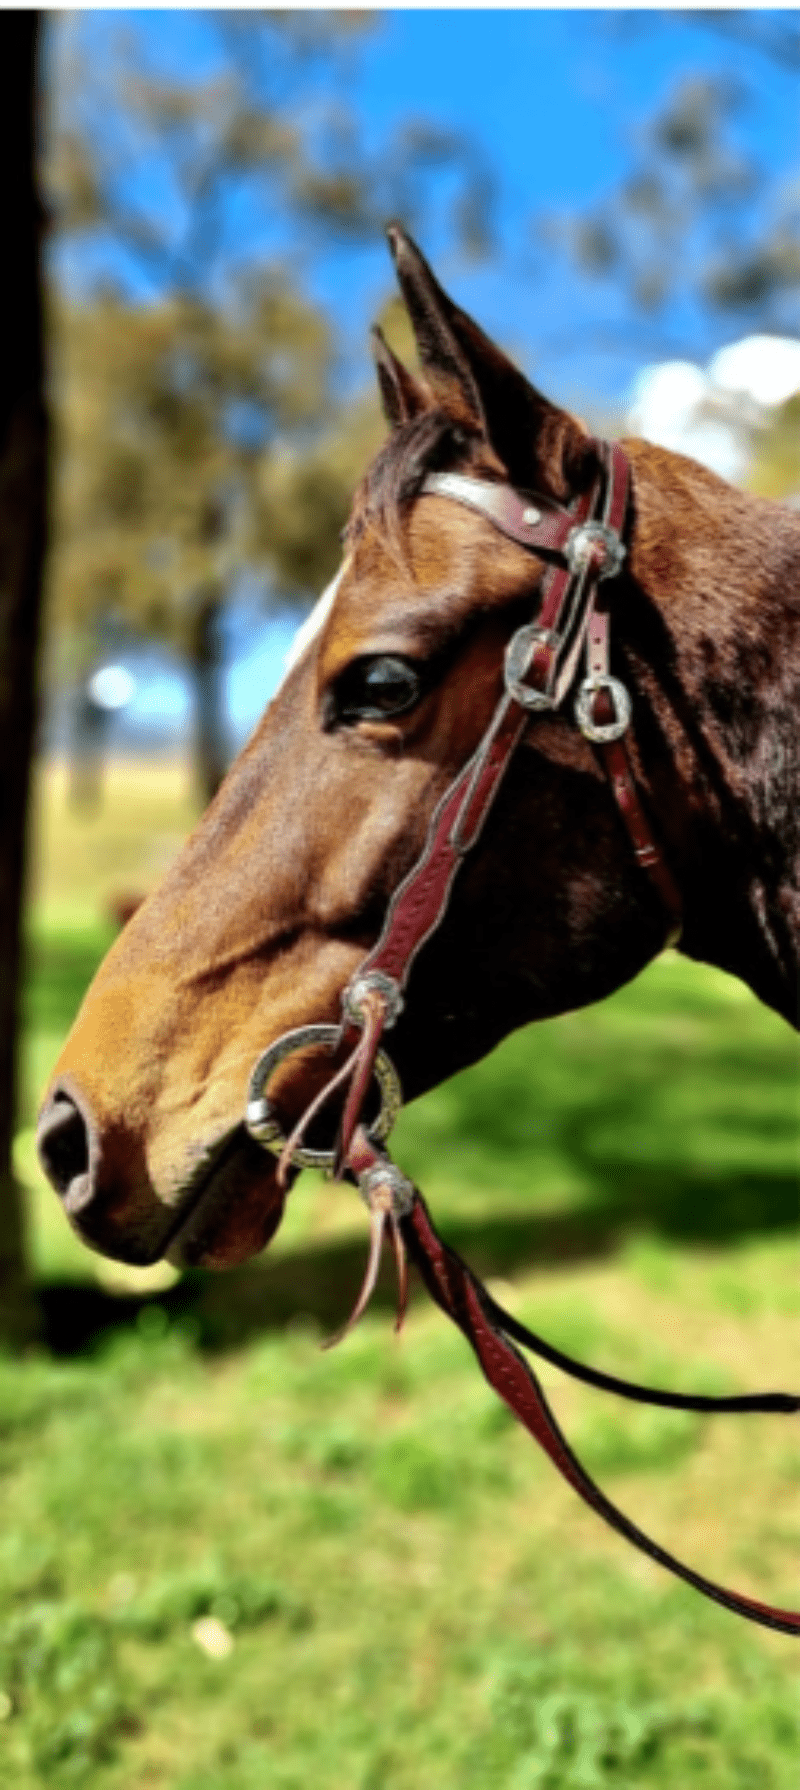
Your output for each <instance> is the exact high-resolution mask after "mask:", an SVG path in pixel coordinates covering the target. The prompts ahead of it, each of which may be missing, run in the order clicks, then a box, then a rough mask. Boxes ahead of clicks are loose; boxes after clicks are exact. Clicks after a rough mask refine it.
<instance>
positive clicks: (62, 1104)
mask: <svg viewBox="0 0 800 1790" xmlns="http://www.w3.org/2000/svg"><path fill="white" fill-rule="evenodd" d="M36 1143H37V1148H38V1151H39V1161H40V1162H41V1165H42V1168H43V1169H44V1172H45V1174H46V1175H47V1178H48V1180H49V1181H52V1184H53V1186H54V1188H55V1190H56V1193H57V1194H59V1195H60V1197H61V1199H63V1200H68V1199H69V1196H70V1193H72V1194H73V1197H74V1196H75V1195H77V1194H78V1193H79V1192H80V1191H83V1189H79V1187H78V1185H77V1183H79V1182H83V1183H84V1185H85V1184H86V1182H87V1181H88V1170H89V1132H88V1128H87V1125H86V1121H85V1119H84V1117H83V1114H82V1113H81V1111H80V1109H79V1108H78V1107H77V1106H76V1104H75V1101H74V1100H73V1099H71V1097H70V1095H69V1094H65V1093H64V1092H63V1090H61V1089H59V1090H58V1092H57V1093H55V1094H54V1095H53V1097H52V1099H51V1100H50V1101H49V1102H48V1105H47V1106H46V1107H45V1109H44V1112H43V1113H42V1116H41V1118H40V1120H39V1127H38V1131H37V1134H36Z"/></svg>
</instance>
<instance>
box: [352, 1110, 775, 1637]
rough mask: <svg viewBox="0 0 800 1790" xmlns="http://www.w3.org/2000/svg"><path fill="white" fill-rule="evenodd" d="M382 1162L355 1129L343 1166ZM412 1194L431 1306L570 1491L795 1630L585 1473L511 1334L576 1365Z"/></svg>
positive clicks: (725, 1599)
mask: <svg viewBox="0 0 800 1790" xmlns="http://www.w3.org/2000/svg"><path fill="white" fill-rule="evenodd" d="M382 1162H383V1163H385V1164H386V1167H387V1170H388V1179H389V1180H390V1179H391V1176H392V1175H395V1176H396V1172H397V1171H396V1170H394V1165H393V1164H392V1163H391V1162H389V1160H388V1158H386V1157H385V1156H384V1154H383V1152H379V1151H377V1150H375V1149H374V1148H373V1146H372V1145H371V1144H370V1143H369V1141H368V1139H367V1138H366V1136H365V1133H364V1132H363V1131H362V1130H359V1131H358V1132H357V1133H356V1138H355V1140H354V1145H353V1149H352V1151H351V1154H350V1158H349V1166H350V1168H351V1170H352V1172H353V1173H354V1174H355V1175H356V1176H357V1177H363V1176H364V1175H365V1174H371V1175H372V1176H376V1175H378V1173H379V1170H380V1166H381V1163H382ZM405 1186H406V1189H407V1190H408V1193H409V1195H410V1197H409V1198H407V1199H405V1200H404V1202H403V1210H402V1212H401V1214H400V1216H399V1219H398V1222H399V1225H400V1228H401V1231H402V1235H403V1238H404V1241H405V1244H406V1247H407V1249H408V1253H409V1255H410V1256H411V1259H412V1260H413V1261H414V1262H415V1264H416V1266H417V1268H418V1269H419V1272H420V1274H421V1276H422V1279H423V1281H424V1283H425V1285H426V1287H427V1289H428V1292H429V1293H430V1294H431V1297H432V1298H433V1299H434V1301H435V1303H436V1304H437V1305H438V1306H439V1307H440V1308H441V1310H442V1311H443V1312H445V1313H446V1315H447V1316H448V1317H449V1318H451V1319H452V1320H453V1322H454V1323H455V1324H457V1325H458V1328H459V1330H460V1331H461V1332H462V1335H464V1336H465V1337H466V1339H467V1342H468V1343H469V1344H470V1347H471V1348H472V1349H473V1351H474V1353H475V1355H476V1357H477V1359H478V1362H479V1364H480V1367H481V1369H482V1371H483V1373H484V1375H485V1377H486V1379H487V1380H488V1382H489V1385H490V1386H491V1387H492V1388H493V1389H494V1391H495V1392H497V1393H498V1394H499V1396H500V1397H501V1398H502V1399H503V1401H504V1402H505V1404H507V1405H508V1407H509V1409H510V1410H511V1411H512V1412H513V1413H514V1416H515V1417H517V1418H518V1419H519V1421H520V1422H521V1423H522V1424H524V1426H525V1428H526V1429H527V1431H528V1433H529V1434H530V1435H531V1436H532V1437H533V1439H534V1441H536V1442H538V1443H539V1445H540V1447H541V1448H543V1449H544V1451H545V1453H546V1454H547V1455H549V1457H550V1459H551V1461H552V1462H553V1464H554V1466H555V1467H557V1468H558V1471H559V1472H560V1473H561V1475H562V1477H563V1478H564V1479H566V1481H567V1483H568V1484H569V1485H571V1486H572V1488H573V1491H575V1492H577V1493H578V1496H579V1497H580V1498H582V1499H583V1500H584V1502H585V1503H586V1504H588V1505H589V1506H590V1508H591V1509H592V1510H594V1511H596V1512H597V1514H598V1516H601V1517H602V1518H603V1519H604V1521H605V1522H606V1523H608V1524H609V1526H610V1527H611V1528H612V1529H615V1530H616V1532H617V1533H618V1534H619V1535H621V1536H623V1538H624V1539H625V1540H626V1541H628V1542H630V1543H631V1544H632V1546H633V1547H635V1548H638V1549H639V1550H640V1551H641V1552H642V1553H643V1554H647V1555H648V1556H649V1558H650V1559H651V1560H655V1561H656V1563H657V1564H658V1565H659V1566H663V1567H665V1568H666V1570H667V1571H668V1572H671V1573H674V1574H675V1576H676V1577H677V1578H680V1579H683V1580H684V1581H685V1582H686V1584H687V1585H691V1586H692V1588H693V1589H694V1590H695V1591H699V1592H700V1593H701V1595H702V1596H703V1597H708V1598H711V1599H712V1600H713V1601H714V1602H715V1603H718V1604H721V1605H722V1606H723V1607H724V1608H725V1609H727V1610H731V1611H732V1612H733V1613H734V1614H735V1615H737V1616H743V1617H744V1618H746V1620H747V1621H749V1622H756V1623H759V1624H761V1625H762V1626H763V1627H765V1628H772V1629H777V1630H780V1631H781V1632H782V1633H783V1634H789V1635H800V1611H795V1610H784V1609H781V1608H779V1607H777V1606H774V1605H772V1604H765V1603H761V1602H760V1601H759V1600H758V1599H756V1598H751V1597H746V1596H744V1594H743V1593H741V1592H738V1591H731V1590H729V1589H728V1588H727V1587H726V1586H723V1585H718V1584H716V1583H715V1582H714V1580H713V1579H708V1578H706V1577H705V1576H704V1575H703V1574H702V1573H698V1572H695V1571H694V1569H693V1568H692V1567H690V1566H686V1565H685V1564H684V1562H683V1561H681V1560H678V1559H677V1558H676V1556H675V1555H674V1554H671V1553H670V1552H669V1551H668V1550H667V1549H666V1548H663V1547H662V1546H661V1545H660V1543H659V1542H656V1541H653V1540H652V1539H651V1537H650V1536H648V1535H646V1534H645V1533H644V1531H643V1530H642V1529H640V1528H639V1527H638V1525H637V1524H636V1523H633V1522H632V1521H631V1519H630V1518H629V1517H627V1516H625V1514H624V1512H623V1511H621V1510H619V1509H618V1507H617V1505H616V1504H613V1503H612V1501H611V1499H610V1498H607V1497H606V1494H605V1493H604V1492H603V1491H601V1489H600V1487H599V1486H598V1485H597V1484H596V1483H595V1481H594V1480H593V1479H592V1478H591V1476H590V1475H589V1474H588V1473H587V1472H586V1469H585V1468H584V1467H583V1466H582V1464H581V1462H580V1461H579V1460H578V1458H577V1456H576V1455H575V1454H574V1452H573V1450H572V1449H571V1447H570V1445H569V1443H568V1442H567V1440H566V1437H565V1436H564V1434H563V1432H562V1430H561V1428H560V1426H559V1424H558V1422H557V1420H556V1417H555V1415H554V1413H553V1411H552V1410H551V1408H550V1405H549V1403H548V1401H547V1398H546V1396H545V1393H544V1391H543V1389H542V1386H541V1384H540V1382H539V1381H538V1379H537V1378H536V1375H535V1374H534V1373H533V1371H532V1369H531V1368H530V1367H529V1366H528V1363H527V1362H526V1361H525V1360H523V1357H522V1356H521V1355H520V1353H519V1350H518V1349H516V1348H515V1347H514V1343H513V1342H512V1340H511V1338H512V1336H513V1337H515V1338H516V1340H518V1341H522V1342H524V1343H526V1344H527V1345H528V1346H531V1347H533V1348H535V1349H536V1351H537V1353H540V1354H544V1355H545V1356H548V1357H549V1358H550V1359H551V1360H555V1361H556V1365H557V1366H560V1367H566V1368H567V1370H568V1371H569V1372H574V1371H575V1368H576V1365H577V1364H576V1363H574V1362H571V1361H570V1360H569V1358H568V1357H563V1356H561V1357H560V1358H559V1352H558V1351H555V1350H551V1349H549V1348H548V1347H547V1345H544V1347H543V1346H542V1343H541V1339H540V1338H538V1337H536V1336H535V1335H534V1334H533V1332H531V1331H527V1330H526V1329H525V1326H524V1325H521V1324H519V1323H517V1321H516V1320H515V1319H513V1318H511V1317H510V1315H509V1314H508V1313H507V1312H505V1311H503V1309H502V1306H500V1305H498V1304H497V1302H496V1301H495V1300H493V1299H491V1298H490V1296H489V1294H488V1293H487V1292H486V1289H485V1287H483V1286H482V1285H481V1282H480V1281H479V1280H478V1279H477V1277H476V1275H474V1274H473V1273H472V1271H471V1269H470V1268H468V1267H467V1265H466V1263H465V1262H463V1261H462V1260H461V1257H460V1256H459V1255H458V1254H457V1253H456V1251H455V1250H454V1249H451V1248H450V1247H449V1245H448V1244H446V1243H443V1241H442V1239H441V1237H439V1235H438V1233H437V1231H436V1228H435V1226H434V1224H433V1220H432V1218H431V1215H430V1213H429V1211H428V1208H427V1206H426V1204H425V1201H424V1199H423V1197H422V1194H421V1193H420V1192H419V1189H418V1188H416V1187H412V1185H411V1183H405ZM578 1377H582V1378H586V1379H589V1378H590V1377H591V1379H592V1380H593V1382H594V1383H595V1384H600V1383H601V1380H603V1379H605V1380H606V1383H607V1384H609V1383H610V1382H611V1376H597V1375H594V1374H591V1375H590V1374H589V1373H583V1374H579V1376H578ZM623 1387H625V1388H626V1396H635V1397H644V1398H648V1395H647V1393H646V1392H645V1390H644V1389H643V1388H632V1387H629V1386H628V1384H627V1383H626V1382H621V1383H620V1382H615V1383H613V1384H611V1385H610V1389H611V1390H614V1391H619V1390H622V1388H623ZM649 1402H653V1403H662V1404H667V1405H676V1404H679V1403H682V1404H683V1408H684V1409H696V1410H698V1409H699V1410H713V1409H718V1408H720V1407H719V1404H718V1403H717V1402H716V1401H713V1400H707V1401H701V1400H700V1399H693V1398H692V1396H691V1395H686V1397H685V1398H684V1399H681V1395H679V1394H672V1393H667V1394H658V1393H656V1394H651V1395H650V1398H649ZM736 1408H738V1409H740V1410H765V1409H771V1410H782V1411H796V1410H797V1409H798V1408H800V1401H798V1400H797V1399H795V1398H791V1397H789V1396H788V1395H786V1394H780V1393H779V1394H772V1395H771V1397H769V1399H768V1401H767V1400H765V1399H764V1398H763V1397H758V1398H757V1399H748V1400H747V1402H746V1403H739V1402H738V1401H737V1406H736Z"/></svg>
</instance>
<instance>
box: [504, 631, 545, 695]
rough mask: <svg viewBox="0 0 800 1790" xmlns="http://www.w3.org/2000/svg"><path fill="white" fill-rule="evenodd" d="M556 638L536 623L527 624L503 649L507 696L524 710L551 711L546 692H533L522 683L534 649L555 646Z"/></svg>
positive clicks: (532, 689) (530, 686) (531, 687)
mask: <svg viewBox="0 0 800 1790" xmlns="http://www.w3.org/2000/svg"><path fill="white" fill-rule="evenodd" d="M556 640H557V636H556V635H555V634H554V633H553V630H552V628H540V627H539V625H538V622H528V623H527V624H526V626H525V627H524V628H518V629H517V632H516V634H512V636H511V639H510V640H509V643H508V646H507V647H506V657H505V680H506V689H507V691H508V693H509V696H513V698H514V701H515V702H518V703H519V704H520V706H521V707H522V708H524V709H551V708H553V707H554V703H553V698H552V696H551V694H550V692H549V691H548V690H535V689H534V688H533V686H532V685H531V684H525V683H523V681H522V680H523V678H524V676H525V673H526V671H528V670H529V668H530V663H531V660H532V658H533V655H534V653H535V651H536V648H537V646H552V647H555V645H556Z"/></svg>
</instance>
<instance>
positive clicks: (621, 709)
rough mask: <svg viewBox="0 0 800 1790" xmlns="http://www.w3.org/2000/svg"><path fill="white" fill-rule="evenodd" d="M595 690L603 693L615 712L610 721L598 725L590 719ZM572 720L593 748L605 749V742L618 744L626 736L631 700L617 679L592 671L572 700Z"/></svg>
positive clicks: (601, 672)
mask: <svg viewBox="0 0 800 1790" xmlns="http://www.w3.org/2000/svg"><path fill="white" fill-rule="evenodd" d="M598 690H605V691H607V693H608V695H609V696H610V697H611V700H612V702H613V704H614V708H615V710H616V713H615V716H614V720H613V721H605V722H598V721H594V720H593V719H592V709H593V707H594V698H595V696H596V694H597V692H598ZM575 719H576V721H577V723H578V726H579V728H580V730H581V733H582V734H583V736H584V739H587V740H591V741H592V743H593V744H594V745H605V744H607V743H608V741H609V740H619V739H621V738H622V735H623V734H624V733H625V732H627V729H628V727H629V726H630V720H631V699H630V696H629V695H628V692H627V690H626V688H625V685H624V684H621V683H620V681H619V678H616V677H610V676H609V674H608V673H607V672H605V671H595V672H592V673H591V674H590V676H589V677H585V678H584V680H583V683H582V684H581V687H580V689H579V691H578V694H577V696H576V698H575Z"/></svg>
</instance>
